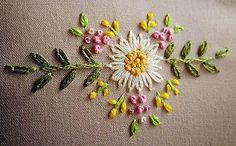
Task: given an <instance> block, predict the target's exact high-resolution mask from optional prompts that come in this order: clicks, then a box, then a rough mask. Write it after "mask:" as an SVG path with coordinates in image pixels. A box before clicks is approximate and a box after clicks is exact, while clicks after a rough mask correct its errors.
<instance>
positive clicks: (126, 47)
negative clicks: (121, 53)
mask: <svg viewBox="0 0 236 146" xmlns="http://www.w3.org/2000/svg"><path fill="white" fill-rule="evenodd" d="M118 44H120V45H121V46H122V47H124V48H125V49H126V50H127V51H128V52H130V51H131V50H132V48H130V45H129V42H128V41H127V40H125V39H124V38H122V37H121V38H120V39H119V43H118Z"/></svg>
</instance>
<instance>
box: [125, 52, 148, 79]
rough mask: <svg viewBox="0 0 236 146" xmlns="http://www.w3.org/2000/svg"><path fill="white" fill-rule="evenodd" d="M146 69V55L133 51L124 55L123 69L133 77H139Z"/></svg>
mask: <svg viewBox="0 0 236 146" xmlns="http://www.w3.org/2000/svg"><path fill="white" fill-rule="evenodd" d="M146 68H147V55H146V54H145V53H144V52H143V51H140V50H134V51H132V52H130V53H128V54H127V55H126V59H125V69H126V70H127V71H129V72H130V73H131V74H132V75H133V76H139V75H140V74H141V73H143V72H144V71H145V70H146Z"/></svg>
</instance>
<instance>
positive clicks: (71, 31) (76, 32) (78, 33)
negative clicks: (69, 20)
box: [69, 27, 84, 37]
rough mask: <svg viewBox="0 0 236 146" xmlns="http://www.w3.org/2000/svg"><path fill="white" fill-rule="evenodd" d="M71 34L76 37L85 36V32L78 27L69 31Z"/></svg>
mask: <svg viewBox="0 0 236 146" xmlns="http://www.w3.org/2000/svg"><path fill="white" fill-rule="evenodd" d="M69 32H70V33H71V34H73V35H74V36H76V37H82V36H83V35H84V34H83V32H82V31H81V30H80V29H79V28H77V27H73V28H71V29H69Z"/></svg>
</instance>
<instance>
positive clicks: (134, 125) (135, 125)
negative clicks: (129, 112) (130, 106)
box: [130, 119, 139, 136]
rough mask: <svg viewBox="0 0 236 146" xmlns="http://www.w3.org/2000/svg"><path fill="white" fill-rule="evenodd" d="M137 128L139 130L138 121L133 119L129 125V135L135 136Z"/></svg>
mask: <svg viewBox="0 0 236 146" xmlns="http://www.w3.org/2000/svg"><path fill="white" fill-rule="evenodd" d="M138 128H139V124H138V121H137V120H136V119H134V120H133V121H132V123H131V125H130V135H131V136H133V135H134V134H136V133H137V131H138Z"/></svg>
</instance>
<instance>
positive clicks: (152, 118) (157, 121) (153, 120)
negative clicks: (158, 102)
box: [149, 114, 161, 126]
mask: <svg viewBox="0 0 236 146" xmlns="http://www.w3.org/2000/svg"><path fill="white" fill-rule="evenodd" d="M149 119H150V122H151V123H152V125H154V126H158V125H160V124H161V121H160V119H159V118H158V117H157V116H156V115H154V114H152V115H150V116H149Z"/></svg>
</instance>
